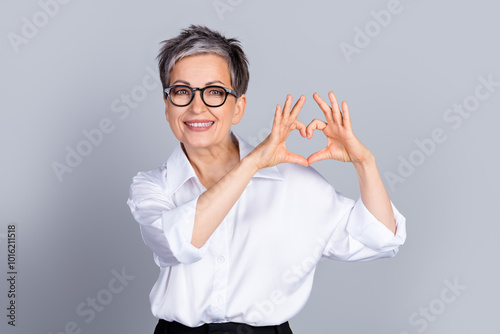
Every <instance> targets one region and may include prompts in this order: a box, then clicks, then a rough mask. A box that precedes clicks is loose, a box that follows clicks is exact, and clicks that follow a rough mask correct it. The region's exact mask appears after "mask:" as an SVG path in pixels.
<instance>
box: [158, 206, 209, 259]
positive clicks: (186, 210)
mask: <svg viewBox="0 0 500 334" xmlns="http://www.w3.org/2000/svg"><path fill="white" fill-rule="evenodd" d="M197 201H198V197H196V198H195V199H193V200H191V201H189V202H186V203H184V204H183V205H181V206H179V207H177V208H175V209H173V210H169V211H165V212H163V214H162V219H161V220H162V225H163V231H164V232H163V233H164V234H165V238H167V241H168V244H169V245H170V249H171V250H172V253H173V254H174V256H175V257H176V258H177V260H178V261H179V262H181V263H185V264H189V263H193V262H196V261H199V260H201V259H202V258H203V257H204V256H205V254H206V252H207V249H208V246H209V245H210V242H211V239H208V240H207V242H205V244H204V245H203V246H201V247H200V248H197V247H195V246H193V244H191V239H192V237H193V228H194V217H195V212H196V203H197Z"/></svg>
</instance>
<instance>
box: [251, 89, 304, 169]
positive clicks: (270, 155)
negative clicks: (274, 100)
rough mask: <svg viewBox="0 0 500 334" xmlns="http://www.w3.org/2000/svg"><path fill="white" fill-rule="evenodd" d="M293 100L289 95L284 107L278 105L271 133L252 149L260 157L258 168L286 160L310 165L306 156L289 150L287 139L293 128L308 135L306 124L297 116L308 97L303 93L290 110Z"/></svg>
mask: <svg viewBox="0 0 500 334" xmlns="http://www.w3.org/2000/svg"><path fill="white" fill-rule="evenodd" d="M292 101H293V100H292V96H291V95H287V97H286V101H285V104H284V106H283V108H281V106H280V105H277V106H276V112H275V114H274V121H273V127H272V129H271V133H270V134H269V135H268V136H267V137H266V139H264V141H262V143H260V144H259V146H257V147H256V148H255V149H254V151H252V154H253V155H254V156H256V157H257V159H258V161H257V167H258V168H266V167H271V166H276V165H278V164H280V163H286V162H290V163H294V164H299V165H303V166H308V165H309V163H308V161H307V159H306V158H304V157H302V156H300V155H298V154H295V153H291V152H288V150H287V148H286V139H287V138H288V135H289V134H290V132H291V131H292V130H295V129H297V130H299V131H300V134H301V135H302V137H304V138H305V137H306V126H305V125H304V124H303V123H302V122H300V121H297V116H298V115H299V112H300V110H301V109H302V106H303V105H304V103H305V102H306V97H305V96H304V95H302V96H301V97H300V98H299V100H298V101H297V103H296V104H295V106H294V107H293V108H292V110H291V111H290V108H291V105H292Z"/></svg>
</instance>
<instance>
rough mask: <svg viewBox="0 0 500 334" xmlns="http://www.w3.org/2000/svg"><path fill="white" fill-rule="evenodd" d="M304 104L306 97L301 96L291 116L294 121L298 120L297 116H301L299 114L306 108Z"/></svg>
mask: <svg viewBox="0 0 500 334" xmlns="http://www.w3.org/2000/svg"><path fill="white" fill-rule="evenodd" d="M304 103H306V97H305V96H304V95H301V96H300V97H299V100H298V101H297V103H295V105H294V106H293V109H292V114H291V116H292V117H293V118H294V119H296V118H297V116H298V115H299V112H300V111H301V110H302V107H303V106H304Z"/></svg>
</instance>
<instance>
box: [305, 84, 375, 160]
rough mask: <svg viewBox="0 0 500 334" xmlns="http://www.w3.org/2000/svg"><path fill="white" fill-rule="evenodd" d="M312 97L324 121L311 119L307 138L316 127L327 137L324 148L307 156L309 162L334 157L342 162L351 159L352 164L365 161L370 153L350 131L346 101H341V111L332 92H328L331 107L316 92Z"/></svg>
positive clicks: (310, 136) (309, 137)
mask: <svg viewBox="0 0 500 334" xmlns="http://www.w3.org/2000/svg"><path fill="white" fill-rule="evenodd" d="M313 97H314V100H315V101H316V102H317V103H318V105H319V107H320V108H321V110H322V111H323V113H324V114H325V117H326V123H325V122H324V121H321V120H319V119H315V120H313V121H312V122H311V123H310V124H309V125H308V126H307V129H306V133H307V138H308V139H311V138H312V136H313V132H314V130H316V129H317V130H320V131H323V133H324V134H325V136H326V139H327V145H326V147H325V148H324V149H322V150H319V151H318V152H316V153H313V154H311V155H310V156H309V157H308V158H307V161H308V162H309V164H313V163H315V162H317V161H320V160H325V159H334V160H338V161H344V162H348V161H351V162H353V163H354V164H358V163H363V162H365V161H367V159H369V158H370V157H371V156H372V154H371V152H370V150H368V148H366V146H365V145H363V143H361V141H360V140H359V139H358V138H356V136H355V135H354V133H353V132H352V127H351V118H350V116H349V108H348V107H347V102H346V101H344V102H342V111H340V108H339V105H338V103H337V99H336V98H335V95H334V94H333V92H329V93H328V97H329V98H330V103H331V105H332V107H330V106H329V105H328V104H327V103H326V102H325V101H323V99H322V98H321V97H320V96H319V95H318V93H314V95H313Z"/></svg>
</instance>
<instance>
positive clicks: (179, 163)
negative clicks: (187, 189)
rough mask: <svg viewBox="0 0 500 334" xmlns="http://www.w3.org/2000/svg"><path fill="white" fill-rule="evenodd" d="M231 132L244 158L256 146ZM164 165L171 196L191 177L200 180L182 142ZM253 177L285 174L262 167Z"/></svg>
mask: <svg viewBox="0 0 500 334" xmlns="http://www.w3.org/2000/svg"><path fill="white" fill-rule="evenodd" d="M231 134H232V135H233V137H234V138H235V139H236V141H237V142H238V148H239V151H240V159H243V158H244V157H246V156H247V155H248V154H249V153H250V152H251V151H252V150H253V149H254V147H253V146H252V145H250V144H249V143H248V142H246V141H245V140H244V139H243V138H241V137H240V136H238V135H237V134H235V133H234V132H231ZM163 167H164V168H166V169H167V171H166V174H167V175H166V177H165V178H166V182H167V194H168V195H169V196H171V195H172V194H174V193H175V192H176V191H178V190H179V189H180V188H181V187H182V186H183V185H184V183H186V182H187V181H188V180H189V179H191V178H195V179H197V180H198V176H197V175H196V172H195V171H194V169H193V166H191V163H190V162H189V160H188V158H187V156H186V154H185V153H184V151H183V149H182V147H181V143H179V144H178V145H176V147H175V149H174V151H173V152H172V154H171V155H170V157H169V158H168V160H167V162H165V163H164V164H163ZM253 177H257V178H266V179H273V180H283V176H282V175H281V172H280V171H279V169H278V167H277V166H273V167H268V168H263V169H260V170H258V171H257V173H255V174H254V176H253Z"/></svg>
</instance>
